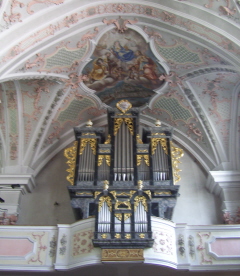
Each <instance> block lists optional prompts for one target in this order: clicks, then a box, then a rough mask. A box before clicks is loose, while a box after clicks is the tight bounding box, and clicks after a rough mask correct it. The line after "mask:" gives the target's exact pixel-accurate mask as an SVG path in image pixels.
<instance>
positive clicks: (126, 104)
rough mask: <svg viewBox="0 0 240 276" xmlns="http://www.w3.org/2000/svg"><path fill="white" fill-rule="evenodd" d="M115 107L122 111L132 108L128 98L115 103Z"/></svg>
mask: <svg viewBox="0 0 240 276" xmlns="http://www.w3.org/2000/svg"><path fill="white" fill-rule="evenodd" d="M116 107H117V108H118V109H119V110H120V111H121V112H122V113H125V112H127V111H128V110H129V109H131V108H132V104H131V103H130V102H129V101H128V100H121V101H119V102H118V103H117V104H116Z"/></svg>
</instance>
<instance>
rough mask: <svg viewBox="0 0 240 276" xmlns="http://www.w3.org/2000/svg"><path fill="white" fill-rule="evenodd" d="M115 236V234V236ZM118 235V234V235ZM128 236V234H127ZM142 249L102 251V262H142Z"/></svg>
mask: <svg viewBox="0 0 240 276" xmlns="http://www.w3.org/2000/svg"><path fill="white" fill-rule="evenodd" d="M116 235H117V234H116ZM119 235H120V234H119ZM127 235H129V234H127ZM143 260H144V257H143V249H142V248H141V249H139V248H131V249H128V248H125V249H118V248H117V249H116V248H115V249H112V248H111V249H105V248H104V249H102V261H143Z"/></svg>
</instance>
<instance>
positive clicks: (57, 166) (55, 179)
mask: <svg viewBox="0 0 240 276" xmlns="http://www.w3.org/2000/svg"><path fill="white" fill-rule="evenodd" d="M66 161H67V160H66V158H65V157H64V156H63V151H61V152H59V153H58V154H57V155H56V156H54V157H53V158H52V159H51V160H50V161H49V162H48V163H47V165H46V166H45V167H44V168H43V169H42V170H41V171H40V172H39V174H38V175H37V176H36V188H35V189H34V190H33V192H32V193H29V194H25V195H23V196H22V199H21V203H20V212H19V219H18V222H17V224H18V225H45V226H54V225H56V224H58V223H63V224H71V223H74V222H75V217H74V213H73V210H72V207H71V204H70V197H69V194H68V189H67V186H68V185H69V182H68V181H67V180H66V176H67V175H68V173H67V172H66V169H67V168H68V166H67V164H66Z"/></svg>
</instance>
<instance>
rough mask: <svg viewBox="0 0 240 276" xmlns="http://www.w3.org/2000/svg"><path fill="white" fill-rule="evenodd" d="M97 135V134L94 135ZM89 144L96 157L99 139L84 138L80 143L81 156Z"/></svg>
mask: <svg viewBox="0 0 240 276" xmlns="http://www.w3.org/2000/svg"><path fill="white" fill-rule="evenodd" d="M94 135H95V134H94ZM87 143H89V144H90V147H91V149H92V152H93V154H94V155H96V147H97V139H95V138H82V139H81V143H80V149H79V154H80V155H82V154H83V151H84V149H85V147H86V146H87Z"/></svg>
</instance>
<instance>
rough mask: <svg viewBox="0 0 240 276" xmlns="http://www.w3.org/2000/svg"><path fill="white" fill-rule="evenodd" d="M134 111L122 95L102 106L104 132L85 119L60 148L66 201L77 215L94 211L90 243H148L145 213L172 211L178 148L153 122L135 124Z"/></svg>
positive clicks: (107, 245)
mask: <svg viewBox="0 0 240 276" xmlns="http://www.w3.org/2000/svg"><path fill="white" fill-rule="evenodd" d="M139 113H140V110H139V109H138V108H132V105H131V103H130V102H129V101H127V100H122V101H120V102H118V103H117V105H116V108H109V109H108V135H105V132H106V131H105V128H96V127H93V126H92V123H91V121H89V122H88V123H87V125H86V126H85V127H81V128H78V127H77V128H74V132H75V137H76V141H75V143H74V146H73V147H71V148H68V149H66V150H65V156H66V157H67V159H68V161H67V163H68V165H69V169H68V170H67V171H68V172H69V176H68V177H67V179H68V181H69V182H70V183H71V186H69V187H68V189H69V193H70V197H71V204H72V207H73V208H74V210H75V212H76V216H77V219H82V218H88V217H89V216H95V218H96V220H95V234H94V239H93V244H94V245H95V246H100V247H102V248H122V247H125V248H126V247H129V248H130V247H131V248H144V247H151V246H152V244H153V239H152V232H151V220H150V217H151V216H152V215H153V216H159V217H162V218H166V219H171V216H172V211H173V208H174V206H175V203H176V198H177V196H178V188H179V186H177V185H175V182H176V181H177V180H179V178H180V177H179V175H178V172H179V171H180V170H179V169H178V163H180V161H179V158H180V157H181V156H182V155H183V151H182V150H181V149H179V148H177V147H175V146H174V145H173V144H172V141H171V140H172V129H170V128H167V127H161V126H160V123H159V121H158V123H157V124H156V126H155V127H145V126H141V128H140V125H139ZM140 132H141V133H140Z"/></svg>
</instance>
